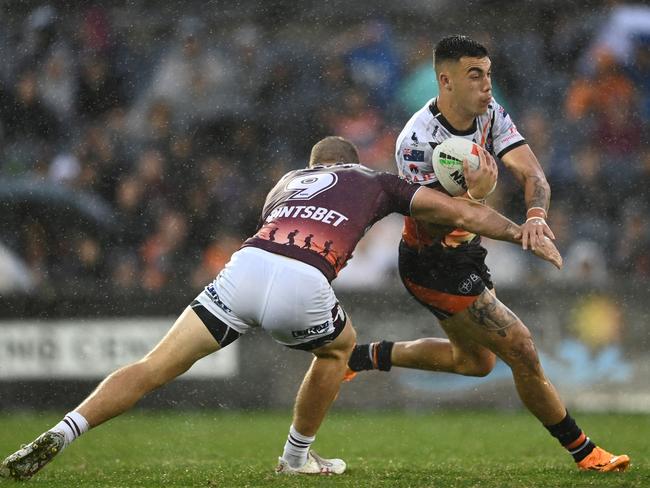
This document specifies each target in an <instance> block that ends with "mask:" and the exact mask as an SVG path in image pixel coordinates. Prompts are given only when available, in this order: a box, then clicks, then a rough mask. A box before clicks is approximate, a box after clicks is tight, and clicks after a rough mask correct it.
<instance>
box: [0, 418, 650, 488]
mask: <svg viewBox="0 0 650 488" xmlns="http://www.w3.org/2000/svg"><path fill="white" fill-rule="evenodd" d="M60 417H61V416H60V415H58V414H57V415H53V414H11V415H7V414H3V415H0V458H4V456H6V455H8V454H10V453H11V452H13V451H15V450H16V449H17V448H18V447H19V444H21V443H26V442H28V441H31V440H32V439H33V438H34V437H36V436H37V435H38V434H40V433H41V432H42V431H43V430H44V429H46V428H48V427H49V426H51V425H53V424H54V423H56V422H57V421H58V420H59V419H60ZM575 417H576V418H577V419H578V422H579V424H580V425H581V426H582V427H583V428H584V429H585V430H586V431H587V433H588V434H589V435H591V436H593V438H594V439H595V440H596V442H600V443H602V444H603V447H605V448H607V449H609V450H611V451H613V452H616V453H622V452H625V453H627V454H629V455H630V456H631V457H632V467H631V468H630V470H629V471H628V472H626V473H584V472H578V471H577V470H576V469H575V467H574V465H573V463H572V460H571V458H570V457H569V455H568V454H566V453H565V452H563V450H562V449H561V448H560V447H559V445H558V444H557V441H555V440H554V439H552V438H550V436H549V435H548V434H547V433H546V431H545V429H543V428H542V427H541V426H540V425H539V424H538V423H537V422H536V421H535V419H533V418H532V417H531V416H530V415H529V414H527V413H507V412H485V411H480V412H432V413H430V414H415V413H403V412H397V413H396V412H392V413H379V412H371V413H368V412H363V413H352V412H347V413H346V412H334V413H332V414H331V415H330V417H329V418H328V419H327V420H326V422H325V424H324V425H323V427H322V428H321V431H320V433H319V435H318V439H317V440H316V443H315V445H314V448H315V450H316V451H317V452H319V453H320V454H322V455H324V456H325V457H341V458H343V459H345V460H346V462H347V463H348V471H347V472H346V473H345V474H344V475H342V476H332V477H305V476H301V477H290V478H289V477H284V476H282V477H280V476H277V475H275V474H274V472H273V468H274V467H275V464H276V459H277V456H278V455H279V454H281V452H282V447H283V445H284V441H285V439H286V435H287V429H288V427H289V422H290V414H289V412H285V413H269V412H258V411H246V412H237V413H232V412H212V411H210V412H201V413H195V412H157V413H143V412H134V413H128V414H126V415H124V416H122V417H120V418H118V419H114V420H113V421H111V422H109V423H108V424H106V425H104V426H101V427H99V428H97V429H96V430H94V431H92V432H91V433H89V434H86V435H85V436H84V437H83V438H81V439H79V440H78V441H76V442H75V444H74V445H72V446H71V447H70V448H69V449H67V450H66V451H65V452H64V453H63V454H61V455H60V456H59V457H57V458H56V459H55V460H54V461H53V463H52V464H50V465H48V466H47V467H46V468H45V469H44V470H43V471H41V472H40V473H38V474H37V475H36V476H35V477H34V478H32V479H31V480H30V481H29V482H28V485H33V486H35V487H37V486H42V487H51V488H58V487H61V488H63V487H65V488H72V487H120V488H122V487H129V488H136V487H190V486H196V487H206V488H212V487H257V486H275V487H311V486H319V487H330V486H337V487H339V486H341V487H355V488H357V487H384V486H385V487H395V488H399V487H434V486H435V487H498V488H504V487H513V488H514V487H516V488H525V487H535V488H537V487H587V486H590V487H599V488H601V487H644V488H645V487H648V486H650V462H649V461H648V444H647V439H648V438H649V437H650V416H647V415H619V414H611V415H586V414H579V415H576V416H575ZM0 486H1V487H2V488H4V487H5V486H16V483H15V482H14V481H8V480H0ZM26 486H27V485H26Z"/></svg>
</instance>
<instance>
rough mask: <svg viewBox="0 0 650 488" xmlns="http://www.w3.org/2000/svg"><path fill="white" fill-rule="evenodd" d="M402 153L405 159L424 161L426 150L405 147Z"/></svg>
mask: <svg viewBox="0 0 650 488" xmlns="http://www.w3.org/2000/svg"><path fill="white" fill-rule="evenodd" d="M402 155H403V156H404V161H416V162H424V151H420V150H419V149H410V148H405V149H404V150H403V151H402Z"/></svg>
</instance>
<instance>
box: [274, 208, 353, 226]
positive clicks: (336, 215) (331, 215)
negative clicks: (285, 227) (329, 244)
mask: <svg viewBox="0 0 650 488" xmlns="http://www.w3.org/2000/svg"><path fill="white" fill-rule="evenodd" d="M281 218H294V219H296V218H298V219H311V220H316V221H318V222H323V223H324V224H329V225H332V226H334V227H338V226H339V225H341V224H342V223H343V222H345V221H346V220H350V219H348V218H347V217H346V216H345V215H343V214H342V213H340V212H337V211H336V210H330V209H329V208H325V207H316V206H314V205H285V206H282V207H276V208H274V209H273V210H272V211H271V213H270V214H269V216H268V217H266V219H265V222H271V221H273V220H276V219H281Z"/></svg>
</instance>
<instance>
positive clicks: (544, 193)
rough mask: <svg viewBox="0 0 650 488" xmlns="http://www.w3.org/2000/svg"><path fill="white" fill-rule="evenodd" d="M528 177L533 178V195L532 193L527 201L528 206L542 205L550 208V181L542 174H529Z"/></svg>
mask: <svg viewBox="0 0 650 488" xmlns="http://www.w3.org/2000/svg"><path fill="white" fill-rule="evenodd" d="M528 178H529V180H532V181H531V183H532V185H533V191H532V195H530V198H529V199H528V201H527V202H526V203H527V204H528V208H531V207H541V208H543V209H546V210H548V204H549V202H550V200H551V194H550V193H551V192H550V191H549V188H548V183H547V182H546V181H545V180H544V179H543V178H541V177H540V176H529V177H528Z"/></svg>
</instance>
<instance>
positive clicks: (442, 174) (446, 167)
mask: <svg viewBox="0 0 650 488" xmlns="http://www.w3.org/2000/svg"><path fill="white" fill-rule="evenodd" d="M463 159H467V161H468V162H469V167H470V168H471V169H473V170H476V169H478V167H479V165H480V160H479V158H478V145H477V144H475V143H473V142H472V141H470V140H468V139H463V138H462V137H456V136H452V137H450V138H449V139H445V140H444V141H442V142H441V143H440V144H438V145H437V146H436V147H435V148H434V150H433V158H432V162H433V171H434V172H435V173H436V176H437V177H438V181H440V184H441V185H442V186H443V188H444V189H445V190H447V192H449V194H450V195H451V196H454V197H456V196H458V195H462V194H463V193H465V192H466V191H467V185H466V183H465V174H464V173H463Z"/></svg>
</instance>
